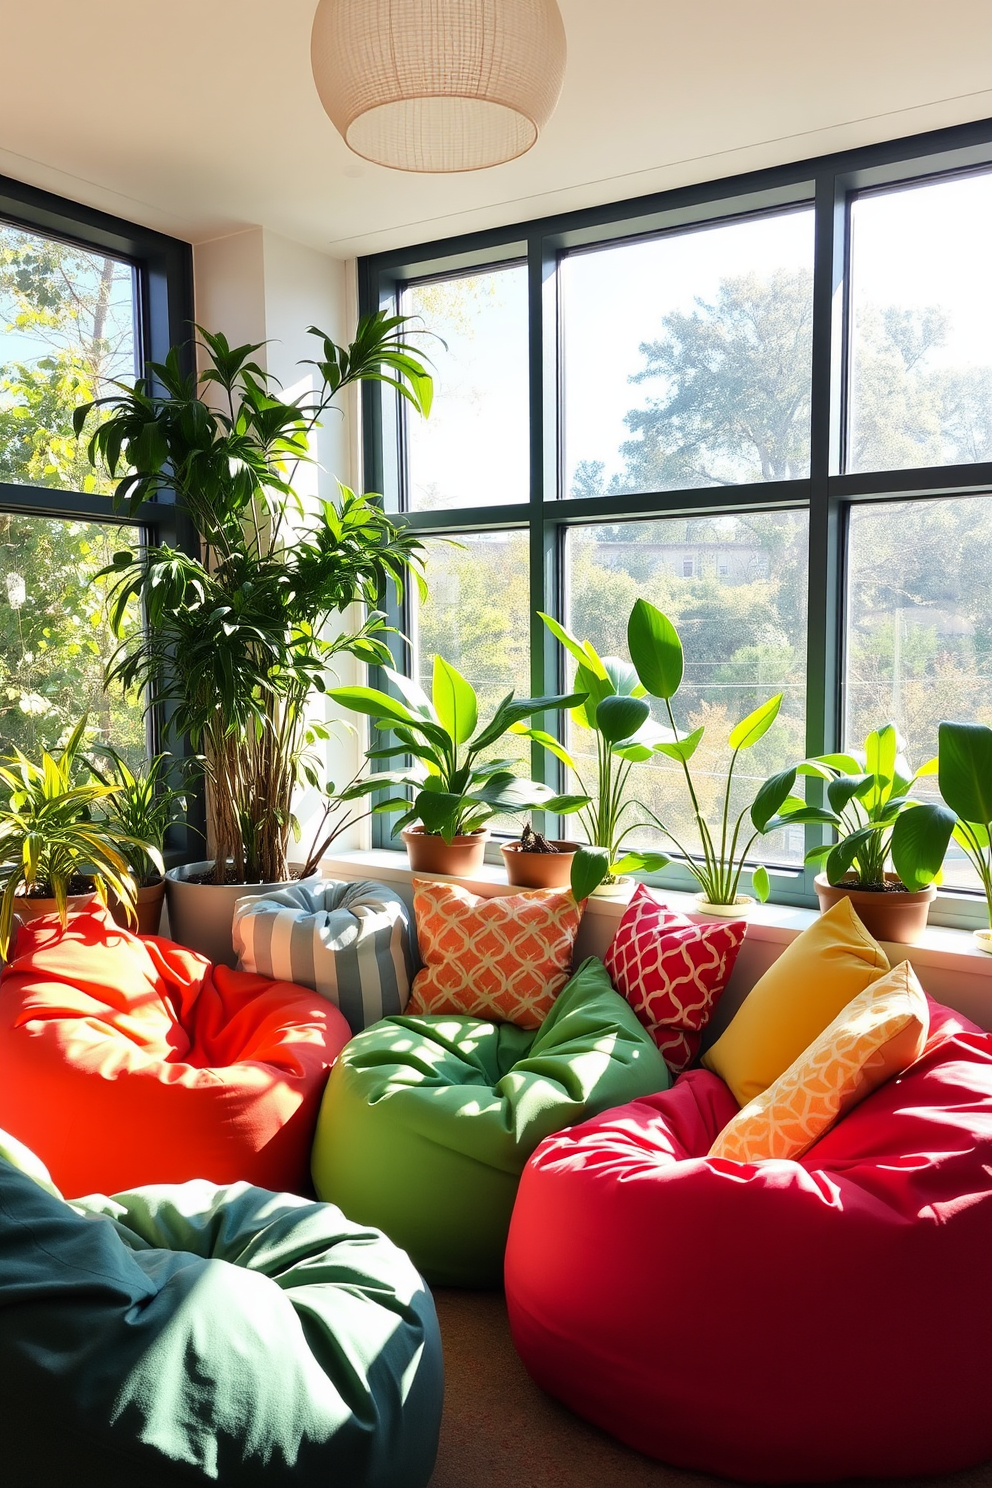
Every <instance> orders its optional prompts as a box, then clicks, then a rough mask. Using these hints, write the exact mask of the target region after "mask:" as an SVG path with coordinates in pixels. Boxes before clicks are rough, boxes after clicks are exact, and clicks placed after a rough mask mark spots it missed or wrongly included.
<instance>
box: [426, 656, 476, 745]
mask: <svg viewBox="0 0 992 1488" xmlns="http://www.w3.org/2000/svg"><path fill="white" fill-rule="evenodd" d="M432 691H433V701H434V710H435V712H436V713H437V718H438V722H439V723H440V725H441V727H442V728H443V729H445V730H446V731H447V732H448V733H449V734H450V735H451V737H452V739H454V741H455V743H456V744H467V743H468V741H469V739H471V737H472V735H473V734H474V733H475V726H476V723H477V722H478V719H479V713H478V703H477V700H476V696H475V690H474V688H473V687H472V685H471V683H469V682H467V681H466V680H465V678H464V677H463V676H462V674H461V673H460V672H457V671H456V670H455V668H454V667H453V666H450V665H449V664H448V662H446V661H445V660H444V658H443V657H442V656H435V658H434V681H433V688H432Z"/></svg>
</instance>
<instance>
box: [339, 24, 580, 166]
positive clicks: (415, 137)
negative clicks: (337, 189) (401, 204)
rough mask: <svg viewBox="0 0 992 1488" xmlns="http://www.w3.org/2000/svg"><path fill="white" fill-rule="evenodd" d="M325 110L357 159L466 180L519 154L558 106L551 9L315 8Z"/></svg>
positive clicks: (560, 41)
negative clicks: (462, 174)
mask: <svg viewBox="0 0 992 1488" xmlns="http://www.w3.org/2000/svg"><path fill="white" fill-rule="evenodd" d="M310 56H311V61H312V64H313V75H314V81H315V82H316V84H317V92H318V93H319V95H320V101H321V103H322V104H323V105H324V109H325V111H326V112H327V114H328V116H329V117H330V120H331V122H332V123H333V125H334V127H335V128H336V129H337V130H338V132H339V133H340V134H341V135H342V137H343V138H344V140H345V143H346V144H347V145H348V146H349V148H350V149H352V150H354V152H355V154H356V155H361V156H363V157H364V158H365V159H366V160H372V161H375V162H376V164H378V165H388V166H392V167H393V168H394V169H395V170H405V171H470V170H483V169H484V168H485V167H486V166H490V165H500V164H502V163H503V162H504V161H506V160H513V159H515V157H516V156H518V155H523V154H524V152H525V151H526V150H529V149H530V148H531V146H532V145H533V144H534V143H535V141H536V140H537V136H538V134H539V132H540V130H541V129H542V128H543V127H544V125H545V124H546V123H547V121H548V119H549V118H550V117H551V114H552V112H553V111H554V107H555V104H556V103H557V102H558V95H559V93H560V92H561V85H562V80H563V78H564V73H565V28H564V26H563V25H562V19H561V14H560V12H559V10H558V6H557V5H556V3H555V0H320V4H319V5H318V6H317V13H316V15H315V17H314V22H313V33H312V36H311V43H310Z"/></svg>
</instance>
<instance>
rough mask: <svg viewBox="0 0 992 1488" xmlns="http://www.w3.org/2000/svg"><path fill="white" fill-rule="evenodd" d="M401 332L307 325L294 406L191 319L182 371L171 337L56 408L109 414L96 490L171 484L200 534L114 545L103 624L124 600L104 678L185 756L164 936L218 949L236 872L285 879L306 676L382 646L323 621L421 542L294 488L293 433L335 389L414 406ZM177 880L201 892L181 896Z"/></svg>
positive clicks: (423, 404)
mask: <svg viewBox="0 0 992 1488" xmlns="http://www.w3.org/2000/svg"><path fill="white" fill-rule="evenodd" d="M404 327H405V317H401V316H392V317H390V316H387V315H386V314H385V312H379V313H377V314H374V315H370V316H366V317H365V318H364V319H363V320H362V321H361V322H360V324H359V327H358V332H357V335H356V339H355V341H354V342H353V343H352V344H351V345H350V346H348V347H341V346H337V345H336V344H335V343H334V342H333V341H332V340H331V339H330V337H328V336H325V335H323V333H322V332H320V331H318V330H316V328H314V327H311V328H310V329H311V332H312V333H313V334H314V335H315V336H317V337H318V338H319V343H320V355H319V356H318V357H317V358H316V359H315V361H314V362H313V363H312V365H314V366H315V367H316V368H317V372H318V374H319V378H320V391H319V393H318V394H316V395H315V396H314V397H313V399H311V400H310V401H306V400H303V401H300V402H295V401H289V400H286V399H285V398H284V397H282V396H281V388H280V386H279V384H278V383H277V382H276V381H275V380H274V379H273V378H272V377H271V376H270V375H269V374H267V373H266V372H264V371H263V370H262V369H261V367H260V366H259V365H258V363H257V362H256V361H255V360H254V357H255V354H256V352H257V351H258V350H259V345H245V346H237V347H231V346H230V345H229V344H228V342H227V340H226V338H225V337H224V336H222V335H211V334H209V333H208V332H206V331H203V330H201V331H200V338H201V340H200V345H201V348H202V351H203V353H204V356H205V361H206V368H205V370H204V371H203V372H202V373H201V374H200V375H199V376H198V377H197V376H195V375H193V374H189V375H187V374H186V373H184V371H183V369H182V361H181V356H180V352H179V350H178V349H177V348H173V349H172V350H171V351H170V352H169V354H168V356H167V358H166V360H165V362H164V363H152V364H150V366H149V369H148V371H149V379H148V380H145V379H140V380H139V381H137V382H136V383H135V384H134V386H133V387H128V386H126V385H124V384H118V387H119V391H118V392H117V393H115V394H113V395H110V396H109V397H106V398H101V399H97V400H96V402H95V403H88V404H85V405H83V406H82V407H80V408H78V409H77V410H76V411H75V415H74V424H75V429H76V433H77V434H79V433H80V432H81V431H82V429H83V427H84V425H85V423H86V419H87V416H88V414H89V412H90V410H91V409H93V408H95V407H99V406H101V405H103V406H105V407H106V408H107V410H108V416H107V417H106V419H105V421H104V422H102V423H101V424H100V425H99V427H98V428H97V429H96V431H95V432H94V433H93V435H92V436H91V438H90V440H89V443H88V454H89V458H90V460H91V462H92V463H93V464H94V465H96V466H103V467H105V468H106V470H107V471H108V472H109V473H110V475H111V476H112V477H113V478H114V479H116V480H117V485H116V488H115V493H114V500H115V505H116V506H117V507H118V508H123V509H125V510H126V511H128V512H129V513H131V514H134V513H135V512H137V510H138V508H139V507H140V506H141V504H142V502H144V501H148V500H154V499H155V498H156V497H158V496H159V495H160V494H162V493H165V492H174V493H175V496H176V498H177V499H178V500H179V502H180V503H181V504H182V507H183V508H184V510H185V512H186V514H187V515H188V517H189V518H190V520H191V522H192V524H193V527H194V529H195V531H196V533H197V536H198V538H199V545H200V549H199V551H198V552H197V553H194V554H190V553H186V552H183V551H181V550H179V549H176V548H171V547H168V546H162V547H141V548H137V549H134V550H132V551H125V552H121V553H118V554H117V555H116V556H115V559H114V563H113V566H112V569H111V570H109V571H110V572H112V575H113V578H114V583H113V586H112V590H111V620H112V623H113V625H114V627H115V629H116V630H117V633H118V634H119V635H123V622H124V618H125V614H126V612H127V610H128V606H129V605H130V604H131V603H132V601H138V602H140V603H141V604H142V605H143V608H144V616H145V624H144V626H143V627H141V628H138V627H136V628H135V629H134V630H133V632H132V633H131V634H130V635H129V636H127V637H126V638H124V639H122V641H121V645H120V647H119V649H118V651H117V652H116V653H115V656H114V657H113V658H112V661H111V664H110V666H109V668H108V671H107V679H106V680H107V682H108V684H109V683H114V682H119V683H120V684H122V686H123V687H124V688H135V689H142V690H144V692H145V696H146V697H147V698H148V699H149V703H150V705H154V704H159V703H164V704H166V705H168V706H169V708H170V714H171V716H170V727H171V728H172V729H173V730H174V731H175V732H176V733H177V734H186V735H188V737H189V739H190V740H191V742H192V745H193V747H194V749H195V750H197V752H198V754H199V755H200V757H201V759H202V764H203V769H204V774H205V778H206V786H207V826H208V843H209V845H210V850H211V852H212V854H213V858H212V861H211V862H206V863H199V864H193V865H189V866H188V867H187V868H186V869H182V870H170V872H169V874H168V875H167V892H168V897H169V906H170V920H171V922H172V930H173V933H174V934H175V935H176V937H177V939H182V940H183V941H185V943H186V944H188V945H192V946H194V948H196V949H199V950H202V951H203V952H204V953H205V954H207V955H209V956H211V957H212V958H213V959H222V960H227V961H230V960H231V957H232V954H233V953H232V950H231V947H230V935H229V928H230V918H231V914H232V913H233V903H234V900H235V899H236V898H237V897H238V894H239V893H243V892H244V886H245V885H247V884H251V885H257V886H258V887H259V888H260V889H264V888H268V887H273V886H277V885H278V884H280V883H283V882H285V881H286V880H287V879H288V878H289V877H290V868H289V864H288V861H287V855H288V848H289V841H290V838H291V836H292V835H293V832H294V828H295V827H296V823H295V820H294V816H293V793H294V789H295V787H296V786H297V785H298V783H299V782H300V780H301V778H302V773H303V771H304V769H305V762H306V760H307V758H308V755H309V751H310V749H311V746H313V745H314V744H315V743H319V741H320V736H321V730H320V729H319V727H318V728H315V727H313V726H311V725H310V724H309V723H308V720H307V717H306V705H307V700H308V698H309V696H310V694H311V693H312V691H313V690H314V689H316V690H318V691H323V690H324V688H325V686H326V683H325V674H326V671H327V669H328V667H329V666H330V665H331V664H332V662H333V659H334V658H335V657H336V656H338V655H340V654H343V653H346V654H349V655H352V656H355V657H358V658H359V659H360V660H362V661H366V662H382V661H386V660H388V652H387V650H386V648H385V646H384V644H383V641H382V638H381V637H382V632H383V631H384V630H385V629H386V626H385V619H384V616H383V615H382V614H381V613H380V612H379V611H378V610H377V609H374V608H373V609H371V610H370V612H369V613H368V615H367V618H365V619H364V620H363V622H362V623H361V624H360V625H358V627H357V628H351V627H349V626H348V625H347V624H345V625H344V626H343V627H342V624H341V617H344V616H346V615H347V614H348V612H349V611H350V609H351V606H352V605H353V604H354V603H355V602H356V601H357V602H359V603H364V604H365V605H368V606H374V605H375V604H377V602H378V598H379V596H380V594H381V592H382V591H383V590H384V589H385V588H386V587H387V585H389V584H394V585H396V586H397V587H398V588H401V587H402V583H403V579H404V577H405V575H406V574H407V572H408V570H409V569H410V566H411V564H416V563H418V562H419V559H420V553H421V550H422V544H421V543H420V542H418V541H417V539H416V538H415V537H414V536H413V534H412V533H410V532H408V531H405V530H404V529H403V528H402V527H401V526H399V525H398V524H396V523H394V522H393V521H391V520H390V518H389V517H387V516H386V515H385V514H384V512H383V511H382V510H381V508H380V506H379V505H378V504H377V498H374V497H368V496H362V495H356V494H355V493H354V492H353V491H350V490H348V489H347V488H344V487H342V488H341V494H340V499H339V500H338V501H336V502H331V501H320V500H311V499H308V500H306V501H304V499H303V498H302V497H301V496H300V495H299V494H298V492H297V490H296V488H295V486H294V481H295V480H296V475H297V471H298V469H299V467H300V465H301V463H302V462H304V461H306V460H308V459H309V440H310V436H311V434H312V433H313V431H314V429H315V428H316V426H317V425H318V424H319V422H320V420H321V418H322V416H323V415H324V413H325V412H326V410H327V408H328V407H329V405H330V403H331V401H332V399H333V398H334V397H335V396H336V395H337V394H338V393H340V392H341V391H342V389H344V388H345V387H347V386H348V385H349V384H351V383H355V382H360V381H367V380H378V381H383V382H388V383H389V384H390V385H391V386H393V387H395V388H396V390H397V391H398V392H399V393H400V394H402V396H403V397H404V398H406V399H407V400H408V401H409V402H410V403H411V404H412V405H413V406H414V407H415V408H416V409H417V410H418V411H419V412H420V413H421V414H426V413H427V412H428V411H429V408H430V402H431V379H430V377H429V375H428V373H427V371H426V369H425V367H424V364H423V362H422V361H421V360H420V359H419V358H418V356H417V355H416V353H415V351H414V350H413V349H412V348H411V347H410V346H409V344H408V343H407V342H406V340H405V339H404ZM207 393H209V394H211V395H212V397H213V403H211V404H208V403H207V402H206V401H204V398H203V396H201V395H204V394H207ZM418 578H419V574H418ZM335 622H336V624H335ZM325 736H326V734H325ZM195 879H199V880H201V881H209V885H210V887H211V890H212V892H211V893H210V894H208V895H206V896H198V895H197V892H196V885H195V884H191V882H190V881H191V880H195ZM177 885H178V886H180V887H176V886H177ZM226 886H231V887H230V888H226ZM191 887H192V889H193V893H192V894H191V893H190V892H189V890H190V888H191ZM174 889H175V892H173V890H174ZM225 890H226V891H225ZM204 897H205V898H206V899H207V900H209V903H208V904H206V905H205V907H203V911H202V913H199V912H198V907H199V906H200V905H201V901H202V898H204ZM218 900H220V901H221V902H220V903H218V902H217V901H218ZM225 922H226V923H225Z"/></svg>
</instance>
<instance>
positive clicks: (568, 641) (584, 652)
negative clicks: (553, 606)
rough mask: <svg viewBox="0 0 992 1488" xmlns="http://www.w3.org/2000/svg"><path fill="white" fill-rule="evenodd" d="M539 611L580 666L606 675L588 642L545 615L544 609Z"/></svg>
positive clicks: (555, 636)
mask: <svg viewBox="0 0 992 1488" xmlns="http://www.w3.org/2000/svg"><path fill="white" fill-rule="evenodd" d="M537 613H538V615H539V616H540V617H541V619H542V620H543V621H544V623H545V625H546V626H547V627H548V629H549V630H550V632H551V634H552V635H553V636H554V638H555V640H556V641H560V642H561V644H562V645H563V646H564V647H565V650H566V651H568V652H570V653H571V655H572V656H574V657H575V660H576V661H577V662H578V663H579V666H584V667H587V668H588V669H589V670H590V671H592V672H594V673H597V674H598V675H601V676H603V677H605V675H606V673H605V672H603V671H602V665H603V664H602V662H601V661H600V660H599V657H598V656H597V655H596V652H595V651H594V650H593V648H592V646H590V645H589V643H588V642H586V644H585V645H583V643H582V642H581V641H580V640H578V639H577V637H576V636H574V635H572V633H571V631H570V630H566V629H565V627H564V625H561V624H559V622H558V621H557V620H555V619H554V618H553V617H552V616H551V615H545V614H544V612H543V611H542V610H538V612H537Z"/></svg>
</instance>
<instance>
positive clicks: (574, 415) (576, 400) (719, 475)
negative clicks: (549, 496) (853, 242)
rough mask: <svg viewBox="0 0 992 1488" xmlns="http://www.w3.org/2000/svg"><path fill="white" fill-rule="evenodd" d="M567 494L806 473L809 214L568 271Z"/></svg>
mask: <svg viewBox="0 0 992 1488" xmlns="http://www.w3.org/2000/svg"><path fill="white" fill-rule="evenodd" d="M562 285H563V294H564V325H565V352H564V382H565V386H564V408H565V486H564V494H565V495H567V496H591V495H600V494H604V493H607V492H617V493H623V492H631V491H674V490H683V489H686V488H689V487H694V486H712V485H728V484H729V485H735V484H738V483H741V482H747V481H763V480H764V481H768V480H786V479H793V478H797V477H802V476H805V475H808V473H809V398H810V376H811V360H810V358H811V344H812V342H811V327H812V309H813V301H812V286H813V213H812V211H811V210H806V209H803V210H801V211H793V212H788V213H782V214H778V215H775V216H766V217H756V218H750V219H748V220H746V221H739V222H732V223H725V224H722V225H717V226H714V227H709V228H705V229H697V230H694V231H692V232H681V233H669V234H666V235H664V236H661V237H657V238H653V239H651V240H650V241H646V242H640V243H632V244H626V245H621V246H618V247H613V248H606V249H599V250H597V251H594V252H589V253H577V254H574V255H572V256H570V257H569V258H566V259H565V261H564V263H563V265H562Z"/></svg>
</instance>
